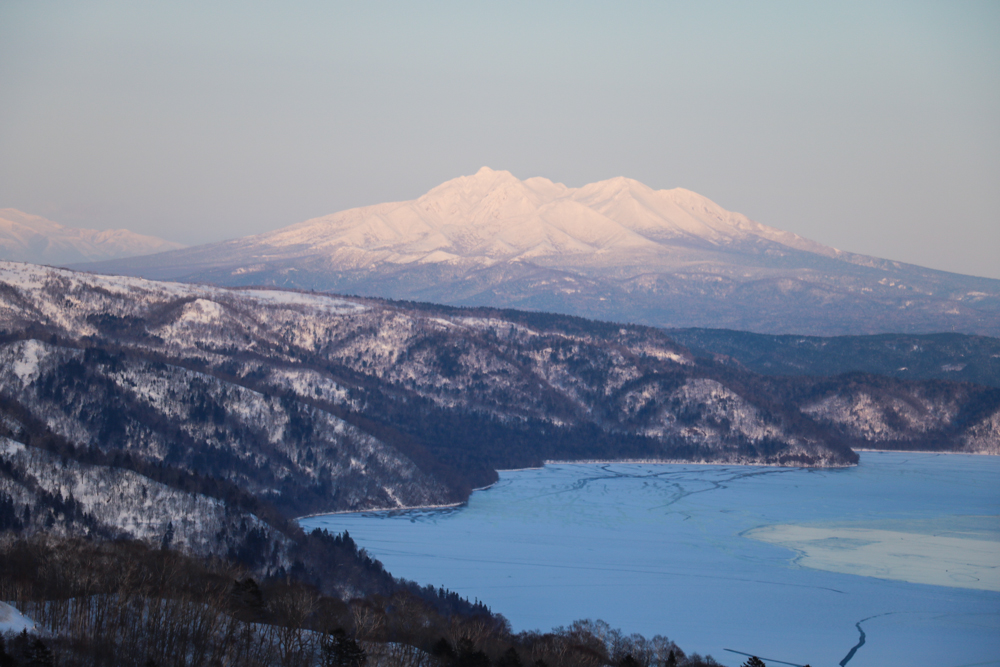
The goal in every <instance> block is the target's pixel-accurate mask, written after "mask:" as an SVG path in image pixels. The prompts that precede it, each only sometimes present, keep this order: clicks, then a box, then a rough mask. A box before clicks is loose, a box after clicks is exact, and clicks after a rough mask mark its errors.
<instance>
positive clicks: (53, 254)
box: [0, 208, 184, 264]
mask: <svg viewBox="0 0 1000 667" xmlns="http://www.w3.org/2000/svg"><path fill="white" fill-rule="evenodd" d="M183 247H184V246H182V245H181V244H180V243H173V242H172V241H165V240H164V239H161V238H157V237H155V236H146V235H144V234H136V233H135V232H131V231H129V230H127V229H107V230H97V229H82V228H75V227H65V226H63V225H60V224H59V223H57V222H53V221H51V220H46V219H45V218H43V217H41V216H38V215H32V214H30V213H25V212H24V211H19V210H17V209H16V208H4V209H0V259H7V260H15V261H20V262H32V263H35V264H68V263H71V262H82V261H101V260H107V259H118V258H123V257H134V256H137V255H151V254H153V253H158V252H164V251H166V250H177V249H179V248H183Z"/></svg>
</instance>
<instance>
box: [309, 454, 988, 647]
mask: <svg viewBox="0 0 1000 667" xmlns="http://www.w3.org/2000/svg"><path fill="white" fill-rule="evenodd" d="M998 489H1000V459H997V458H994V457H986V456H970V455H957V454H951V455H935V454H912V453H874V452H864V453H863V454H862V459H861V464H860V465H859V466H858V467H856V468H846V469H812V470H809V469H792V468H759V467H741V466H692V465H653V464H617V465H593V464H591V465H579V464H578V465H549V466H546V467H545V468H544V469H540V470H523V471H517V472H505V473H502V474H501V479H500V481H499V482H498V483H497V484H496V485H494V486H493V487H491V488H489V489H488V490H484V491H479V492H476V493H475V494H473V496H472V498H471V500H470V502H469V503H468V505H467V506H463V507H460V508H455V509H451V510H437V511H429V510H422V511H409V512H400V513H395V514H388V513H375V514H360V515H358V514H355V515H335V516H326V517H314V518H310V519H305V520H302V522H301V523H302V524H303V526H305V527H308V528H312V527H316V526H322V527H326V528H329V529H330V530H334V531H342V530H345V529H346V530H349V531H350V533H351V535H352V536H353V537H354V539H355V540H356V541H357V542H358V544H359V545H360V546H363V547H365V548H366V549H368V550H369V551H370V552H371V553H372V554H373V555H374V556H376V557H378V558H379V559H381V560H382V562H383V563H385V565H386V567H387V568H388V570H389V571H390V572H392V573H393V574H395V575H397V576H402V577H406V578H408V579H413V580H416V581H419V582H420V583H422V584H428V583H429V584H433V585H443V586H445V587H447V588H450V589H452V590H456V591H458V592H459V593H461V594H462V595H467V596H469V597H470V598H479V599H481V600H484V601H486V602H487V603H488V604H490V605H491V606H492V608H493V610H494V611H497V612H500V613H502V614H504V615H505V616H507V618H509V619H510V621H511V622H512V624H513V626H514V628H515V629H516V630H523V629H535V628H540V629H548V628H551V627H554V626H558V625H566V624H568V623H570V622H571V621H573V620H574V619H578V618H603V619H604V620H606V621H608V622H609V623H611V624H612V625H614V626H617V627H621V628H622V629H623V630H625V631H626V632H641V633H643V634H645V635H647V636H651V635H653V634H655V633H662V634H666V635H667V636H669V637H670V638H671V639H673V640H675V641H677V643H678V644H679V645H680V646H681V647H682V648H684V649H685V650H687V651H697V652H699V653H702V654H704V653H710V654H712V655H713V656H714V657H715V658H716V659H718V660H720V661H721V662H723V663H724V664H727V665H739V664H741V663H742V662H743V661H744V660H745V659H746V658H745V656H744V655H741V654H740V653H734V652H730V651H727V650H726V649H730V650H731V651H739V652H743V653H752V654H755V655H761V656H767V657H769V658H772V659H774V660H781V661H785V662H788V663H792V664H797V665H805V664H807V663H808V664H811V665H814V666H818V665H837V664H838V663H840V662H841V661H842V660H843V659H844V658H845V657H846V656H847V655H848V653H849V652H850V651H851V649H852V648H853V647H854V646H855V645H857V644H858V643H859V629H860V630H861V631H863V632H865V643H864V645H863V646H861V647H860V648H858V650H857V651H856V652H855V653H854V655H853V656H852V658H851V660H850V661H849V663H848V664H850V665H851V667H865V666H871V667H875V666H878V667H893V666H894V665H899V666H903V665H906V666H910V665H941V666H944V667H948V666H954V665H968V664H973V663H975V664H981V665H990V664H1000V594H998V593H996V592H994V591H987V590H973V589H965V588H955V587H949V586H936V585H926V584H917V583H909V582H904V581H894V580H890V579H880V578H874V577H869V576H859V575H855V574H847V573H843V572H829V571H823V570H817V569H812V568H808V567H804V566H803V565H802V563H801V562H799V554H798V553H797V552H795V551H793V550H789V549H786V548H783V547H781V546H778V545H773V544H767V543H764V542H760V541H758V540H754V539H749V538H747V537H746V534H747V533H748V532H749V531H751V530H753V529H760V528H763V527H767V526H775V525H791V524H794V525H807V526H810V525H811V526H815V525H821V526H830V525H833V524H837V525H841V526H844V525H847V524H850V525H854V526H863V527H864V528H866V529H871V530H885V531H897V532H905V533H908V534H910V535H913V536H918V535H919V534H921V533H925V534H937V535H944V536H946V537H959V538H961V537H969V535H970V534H975V535H976V537H977V539H983V537H984V535H983V531H984V530H985V531H986V533H987V534H986V537H988V538H989V539H988V540H987V541H992V542H993V543H996V542H995V540H997V539H1000V531H998V530H997V522H996V521H995V520H984V519H982V517H996V516H997V515H998V514H1000V491H998ZM977 517H978V518H977ZM970 526H971V527H970ZM949 527H950V529H949ZM913 539H915V540H917V542H919V539H918V537H914V538H913ZM859 623H860V627H859V626H858V625H857V624H859Z"/></svg>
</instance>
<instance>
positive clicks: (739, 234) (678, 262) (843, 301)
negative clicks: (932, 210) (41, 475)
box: [85, 167, 1000, 335]
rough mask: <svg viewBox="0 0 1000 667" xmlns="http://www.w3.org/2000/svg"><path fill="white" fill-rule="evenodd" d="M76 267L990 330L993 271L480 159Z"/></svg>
mask: <svg viewBox="0 0 1000 667" xmlns="http://www.w3.org/2000/svg"><path fill="white" fill-rule="evenodd" d="M85 268H88V269H91V270H97V271H101V272H107V273H123V274H128V275H142V276H145V277H150V278H158V279H178V280H190V281H201V282H214V283H217V284H224V285H252V284H259V285H275V286H285V287H296V288H303V289H318V290H324V291H334V292H343V293H352V294H359V295H370V296H383V297H389V298H401V299H414V300H422V301H431V302H437V303H446V304H452V305H487V306H495V307H517V308H526V309H531V310H544V311H549V312H558V313H566V314H574V315H581V316H585V317H593V318H598V319H605V320H613V321H628V322H637V323H644V324H651V325H655V326H672V327H686V326H700V327H726V328H735V329H745V330H752V331H759V332H771V333H784V332H794V333H814V334H832V333H874V332H886V331H898V332H929V331H941V330H949V331H951V330H958V331H965V332H969V333H984V334H987V335H996V334H997V333H1000V280H990V279H985V278H974V277H969V276H961V275H957V274H951V273H946V272H942V271H933V270H930V269H923V268H920V267H916V266H912V265H906V264H901V263H898V262H891V261H887V260H881V259H877V258H873V257H868V256H864V255H858V254H853V253H849V252H844V251H841V250H836V249H834V248H829V247H827V246H823V245H821V244H818V243H814V242H812V241H809V240H807V239H804V238H802V237H800V236H797V235H795V234H791V233H789V232H783V231H781V230H778V229H774V228H772V227H768V226H766V225H762V224H760V223H757V222H754V221H752V220H750V219H748V218H747V217H746V216H743V215H740V214H739V213H733V212H730V211H727V210H725V209H723V208H722V207H720V206H719V205H717V204H715V203H714V202H712V201H711V200H709V199H707V198H706V197H703V196H701V195H699V194H696V193H694V192H691V191H689V190H684V189H682V188H676V189H673V190H653V189H652V188H649V187H647V186H645V185H643V184H642V183H639V182H638V181H635V180H631V179H627V178H613V179H610V180H607V181H601V182H599V183H592V184H590V185H586V186H583V187H580V188H569V187H566V186H565V185H562V184H560V183H553V182H552V181H550V180H548V179H545V178H529V179H527V180H524V181H521V180H519V179H517V178H516V177H514V176H513V175H512V174H510V173H509V172H506V171H494V170H492V169H489V168H486V167H484V168H482V169H480V170H479V171H478V172H477V173H476V174H474V175H472V176H464V177H460V178H456V179H454V180H451V181H448V182H446V183H444V184H442V185H440V186H438V187H436V188H434V189H432V190H431V191H430V192H428V193H427V194H425V195H423V196H422V197H420V198H418V199H415V200H413V201H404V202H393V203H386V204H378V205H375V206H367V207H362V208H355V209H350V210H347V211H341V212H339V213H334V214H332V215H327V216H324V217H320V218H315V219H313V220H307V221H305V222H302V223H299V224H296V225H292V226H290V227H286V228H284V229H279V230H277V231H274V232H270V233H266V234H260V235H257V236H251V237H247V238H242V239H236V240H233V241H227V242H224V243H217V244H210V245H205V246H197V247H193V248H188V249H185V250H180V251H175V252H168V253H163V254H160V255H157V256H156V257H151V258H144V259H143V260H142V261H141V262H135V261H129V260H124V261H116V262H107V263H102V264H96V265H89V266H85Z"/></svg>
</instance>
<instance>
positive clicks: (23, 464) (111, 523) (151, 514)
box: [0, 438, 290, 568]
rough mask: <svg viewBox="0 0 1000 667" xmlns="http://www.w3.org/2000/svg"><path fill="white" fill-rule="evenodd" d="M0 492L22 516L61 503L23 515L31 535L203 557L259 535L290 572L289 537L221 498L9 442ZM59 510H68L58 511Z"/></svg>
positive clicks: (1, 441) (2, 455)
mask: <svg viewBox="0 0 1000 667" xmlns="http://www.w3.org/2000/svg"><path fill="white" fill-rule="evenodd" d="M0 461H2V462H3V464H4V468H5V469H9V471H10V472H9V473H8V474H0V493H2V494H6V495H7V496H8V497H9V498H11V500H12V501H13V503H14V506H15V507H16V508H18V509H19V510H20V508H23V507H26V506H28V507H35V508H37V507H39V506H42V505H44V503H41V502H39V500H40V499H39V496H40V495H44V494H48V495H49V496H51V497H53V498H55V499H56V500H55V502H54V503H52V505H53V507H52V508H49V509H47V510H46V511H43V512H40V511H37V510H36V511H35V512H33V513H32V514H30V515H24V514H22V518H21V520H22V525H23V528H24V529H25V530H26V532H27V533H28V534H34V533H39V532H43V531H44V532H45V533H47V534H50V535H57V536H71V535H81V536H86V535H89V536H92V537H99V536H103V537H112V538H117V537H128V538H132V539H138V540H143V541H146V542H149V543H152V544H154V545H160V544H162V543H163V542H164V541H165V538H166V542H167V543H168V544H170V545H172V546H173V547H175V548H180V549H183V550H185V551H187V552H190V553H195V554H198V555H202V556H207V555H211V554H218V553H226V552H227V551H228V550H229V549H235V548H238V547H239V546H240V545H241V544H242V543H243V542H244V541H245V540H246V538H247V535H248V534H250V533H252V532H253V531H260V533H262V534H263V535H265V536H266V537H267V539H268V540H269V541H273V542H274V543H275V544H276V545H277V550H276V552H275V553H276V558H275V560H274V561H273V562H272V563H271V566H272V567H275V568H276V567H281V566H286V567H287V566H289V565H290V562H289V561H288V559H287V558H285V557H284V556H283V554H284V552H286V551H287V550H288V548H289V547H290V542H289V540H288V538H286V537H285V536H284V535H282V534H281V533H279V532H278V531H276V530H274V529H272V528H271V527H270V526H268V525H267V524H265V523H264V522H262V521H261V520H260V519H259V518H257V517H256V516H254V515H252V514H249V513H246V512H240V511H238V510H234V509H233V508H227V507H226V504H225V503H224V502H222V501H221V500H218V499H216V498H208V497H206V496H203V495H199V494H195V493H185V492H183V491H180V490H178V489H174V488H171V487H169V486H167V485H165V484H162V483H160V482H156V481H154V480H151V479H149V478H147V477H144V476H142V475H139V474H137V473H135V472H133V471H131V470H123V469H121V468H110V467H107V466H97V465H87V464H83V463H80V462H78V461H74V460H63V459H60V457H58V456H55V455H53V454H50V453H48V452H45V451H42V450H40V449H38V448H35V447H26V446H25V445H23V444H22V443H19V442H16V441H14V440H11V439H9V438H0ZM60 509H61V510H62V511H60Z"/></svg>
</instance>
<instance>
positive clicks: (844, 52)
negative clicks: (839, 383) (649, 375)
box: [0, 0, 1000, 278]
mask: <svg viewBox="0 0 1000 667" xmlns="http://www.w3.org/2000/svg"><path fill="white" fill-rule="evenodd" d="M484 165H486V166H489V167H492V168H494V169H506V170H509V171H511V172H512V173H513V174H514V175H515V176H517V177H519V178H522V179H524V178H529V177H532V176H545V177H547V178H550V179H552V180H554V181H558V182H562V183H565V184H566V185H569V186H573V187H576V186H581V185H584V184H586V183H590V182H593V181H598V180H603V179H606V178H611V177H615V176H627V177H630V178H635V179H637V180H639V181H642V182H643V183H646V184H647V185H649V186H651V187H654V188H658V189H659V188H673V187H685V188H688V189H690V190H694V191H696V192H699V193H701V194H703V195H705V196H707V197H709V198H711V199H713V200H714V201H716V202H717V203H719V204H720V205H722V206H724V207H725V208H727V209H729V210H733V211H738V212H740V213H744V214H746V215H748V216H749V217H751V218H752V219H754V220H757V221H759V222H762V223H764V224H767V225H771V226H773V227H778V228H780V229H786V230H790V231H793V232H796V233H798V234H800V235H802V236H805V237H807V238H811V239H813V240H816V241H820V242H822V243H826V244H829V245H832V246H834V247H837V248H840V249H843V250H849V251H853V252H859V253H864V254H869V255H874V256H878V257H884V258H889V259H894V260H899V261H905V262H910V263H914V264H919V265H923V266H928V267H932V268H938V269H944V270H948V271H955V272H959V273H967V274H972V275H979V276H988V277H993V278H1000V259H998V257H1000V3H998V2H993V1H989V2H935V3H925V2H920V1H918V0H908V1H906V2H871V1H868V2H829V3H822V2H809V3H803V2H754V3H747V2H733V3H730V2H688V3H672V2H585V1H584V2H523V3H520V2H503V3H485V2H469V1H468V0H465V1H462V2H420V3H410V2H407V3H403V2H398V3H388V2H377V1H372V2H356V3H338V2H332V1H325V2H308V1H303V2H296V3H277V2H273V3H271V2H240V3H225V2H213V3H205V2H192V3H188V2H182V1H172V2H143V3H136V2H86V1H76V2H65V3H60V2H46V3H39V2H31V1H23V2H22V1H20V0H0V207H13V208H17V209H20V210H23V211H26V212H29V213H35V214H38V215H42V216H44V217H47V218H49V219H51V220H55V221H56V222H60V223H62V224H65V225H71V226H81V227H90V228H96V229H106V228H121V227H125V228H128V229H131V230H133V231H137V232H141V233H146V234H153V235H156V236H161V237H164V238H167V239H170V240H174V241H180V242H182V243H186V244H196V243H205V242H210V241H218V240H222V239H226V238H234V237H239V236H245V235H247V234H254V233H259V232H264V231H269V230H272V229H277V228H279V227H283V226H285V225H289V224H293V223H295V222H299V221H301V220H305V219H308V218H312V217H316V216H320V215H325V214H328V213H333V212H335V211H339V210H342V209H345V208H350V207H354V206H364V205H369V204H375V203H380V202H384V201H398V200H406V199H413V198H415V197H418V196H419V195H421V194H423V193H424V192H426V191H427V190H429V189H430V188H432V187H434V186H435V185H437V184H439V183H442V182H444V181H446V180H448V179H451V178H454V177H457V176H461V175H464V174H471V173H474V172H475V171H476V170H478V169H479V167H481V166H484Z"/></svg>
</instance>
